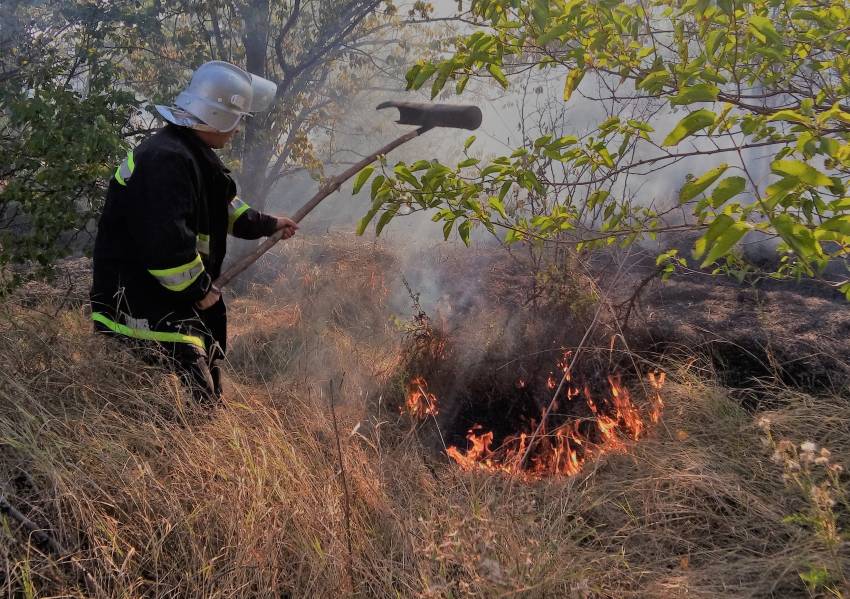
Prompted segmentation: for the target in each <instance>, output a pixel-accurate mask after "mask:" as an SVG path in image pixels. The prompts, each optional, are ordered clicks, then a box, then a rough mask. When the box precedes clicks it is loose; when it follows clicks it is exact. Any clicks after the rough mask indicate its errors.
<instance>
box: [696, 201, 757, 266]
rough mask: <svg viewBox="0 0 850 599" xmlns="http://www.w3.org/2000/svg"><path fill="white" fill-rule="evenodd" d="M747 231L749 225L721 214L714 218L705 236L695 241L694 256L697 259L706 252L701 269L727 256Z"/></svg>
mask: <svg viewBox="0 0 850 599" xmlns="http://www.w3.org/2000/svg"><path fill="white" fill-rule="evenodd" d="M749 230H750V225H749V224H747V223H745V222H743V221H736V220H735V219H733V218H732V217H731V216H729V215H728V214H721V215H719V216H718V217H717V218H715V219H714V221H713V222H712V223H711V225H709V227H708V230H707V231H706V232H705V235H703V236H702V237H701V238H699V239H698V240H697V243H696V246H695V248H694V255H695V257H697V258H699V257H701V256H702V255H703V254H704V253H705V252H706V250H708V254H707V255H706V257H705V260H703V261H702V264H701V265H700V266H701V268H705V267H707V266H709V265H710V264H712V263H714V262H716V261H717V260H718V259H720V258H722V257H723V256H725V255H727V254H728V253H729V251H730V250H731V249H732V247H733V246H734V245H735V244H736V243H738V241H740V239H741V238H742V237H743V236H744V235H745V234H746V233H747V231H749Z"/></svg>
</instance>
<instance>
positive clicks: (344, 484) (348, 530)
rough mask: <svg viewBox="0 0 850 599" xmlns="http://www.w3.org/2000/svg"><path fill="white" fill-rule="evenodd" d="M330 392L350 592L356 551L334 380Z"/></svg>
mask: <svg viewBox="0 0 850 599" xmlns="http://www.w3.org/2000/svg"><path fill="white" fill-rule="evenodd" d="M344 380H345V374H343V375H342V379H341V380H340V382H339V388H340V389H342V382H343V381H344ZM330 392H331V401H330V404H331V422H332V423H333V427H334V437H335V438H336V452H337V458H338V459H339V473H340V480H341V481H342V496H343V508H344V511H343V514H344V517H345V542H346V545H347V546H348V559H347V560H346V573H347V575H348V592H349V593H350V592H352V591H353V590H354V575H353V566H352V562H353V559H354V556H353V554H354V552H353V551H352V549H351V501H350V499H349V493H348V479H347V478H346V476H345V463H344V462H343V460H342V442H341V441H340V438H339V427H338V426H337V423H336V407H335V406H334V382H333V381H331V383H330Z"/></svg>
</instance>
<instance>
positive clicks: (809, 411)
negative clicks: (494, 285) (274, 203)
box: [0, 239, 850, 599]
mask: <svg viewBox="0 0 850 599" xmlns="http://www.w3.org/2000/svg"><path fill="white" fill-rule="evenodd" d="M334 244H338V245H339V246H341V247H339V248H336V247H335V245H334ZM352 247H356V244H355V242H349V241H346V240H342V241H338V240H334V239H328V240H326V242H325V243H323V244H322V246H309V245H306V244H305V245H302V246H294V245H293V246H292V247H291V248H290V249H288V250H287V252H289V253H287V254H286V255H285V256H284V257H283V258H285V259H286V260H287V261H288V262H287V265H288V266H289V267H292V268H293V269H294V268H295V266H296V265H297V264H299V263H308V262H315V257H316V256H315V253H316V252H322V253H324V254H333V253H334V252H336V255H337V256H339V258H338V259H339V260H345V259H346V258H345V256H346V255H347V254H348V253H351V248H352ZM378 259H385V258H383V257H381V256H379V257H378ZM348 268H349V270H348V272H349V273H351V276H348V277H343V278H340V277H338V276H337V275H336V271H335V269H334V268H325V267H322V268H320V269H319V272H318V274H317V275H316V278H315V279H314V280H313V284H314V285H315V287H314V288H313V289H314V292H315V295H313V294H310V295H307V296H300V295H298V294H296V293H295V292H294V291H293V287H292V286H288V285H281V286H276V285H275V284H270V285H269V286H268V288H266V289H264V288H259V287H258V288H255V289H253V290H250V292H249V293H246V294H245V295H243V296H242V299H241V300H240V301H242V302H246V303H245V304H243V305H242V307H243V308H244V310H240V309H233V310H232V313H233V315H234V327H233V344H232V354H231V364H230V365H229V367H228V370H229V381H228V383H229V384H228V386H227V389H228V391H227V398H226V402H225V405H224V406H222V407H221V408H220V409H218V410H216V411H214V412H213V413H210V414H206V413H201V412H198V411H196V410H195V409H194V408H193V406H192V405H191V404H190V403H189V401H188V399H187V394H186V393H185V392H184V391H183V390H182V389H181V388H180V386H179V385H178V384H176V380H175V379H174V377H173V376H171V375H169V374H167V373H164V372H162V371H160V370H157V369H154V368H150V367H146V366H141V365H140V364H139V363H138V362H137V361H136V360H135V359H134V358H133V357H132V356H131V355H129V354H127V353H125V352H123V351H121V350H117V349H116V348H115V347H114V346H113V345H111V344H110V343H108V342H107V340H104V339H101V338H96V337H92V336H91V335H90V334H89V324H88V322H87V321H86V318H85V314H84V312H83V310H82V309H80V308H78V307H73V306H71V307H65V308H62V309H60V310H59V311H58V312H56V308H55V307H49V306H40V307H39V310H40V311H33V310H30V309H25V308H19V307H15V306H8V305H7V306H5V307H4V308H3V310H2V311H0V360H2V362H3V364H4V368H3V369H2V372H0V493H2V494H3V495H5V496H6V497H8V498H9V500H10V502H12V503H13V504H14V505H15V506H17V507H18V508H19V509H20V510H21V511H23V512H24V513H25V514H26V515H27V516H28V517H29V518H31V519H32V520H34V521H35V522H36V523H37V524H38V525H39V526H42V527H44V528H45V529H47V530H49V531H50V532H51V533H52V534H53V535H54V536H55V537H56V539H57V540H58V541H59V542H60V544H61V545H62V546H63V547H64V548H65V549H66V551H67V555H65V556H63V557H61V558H56V557H53V556H49V555H45V554H44V553H42V550H41V549H39V547H38V544H37V543H36V542H35V541H32V542H30V540H29V538H28V535H27V534H26V533H25V532H24V531H22V530H21V529H20V528H19V527H18V526H17V525H16V523H15V522H13V521H11V520H9V519H8V518H4V517H2V516H0V520H2V524H3V525H2V526H0V593H2V594H3V595H4V596H10V597H17V596H43V597H47V596H63V597H82V596H91V593H89V592H87V591H86V590H85V588H84V585H83V584H82V583H81V582H80V581H79V580H77V578H76V576H75V574H74V571H73V569H72V568H71V567H70V566H69V560H70V559H72V558H73V559H76V560H78V561H79V563H81V564H84V565H85V567H86V569H87V570H88V571H89V572H90V573H91V575H92V576H93V578H94V579H95V580H96V581H97V583H98V585H99V586H100V587H102V588H103V589H105V592H106V593H107V595H108V596H110V597H205V598H206V597H248V596H250V597H281V596H292V597H307V596H320V597H334V596H357V597H449V596H451V597H481V598H484V597H488V598H489V597H577V598H582V599H597V598H612V599H613V598H618V599H620V598H635V599H637V598H641V599H643V598H659V599H660V598H665V599H667V598H676V597H683V598H684V597H688V598H694V597H719V596H723V597H741V598H744V597H746V598H755V597H777V598H794V597H806V596H839V593H841V592H843V593H845V595H846V593H847V590H846V587H847V580H846V572H847V571H850V555H848V548H847V543H846V531H847V530H848V526H850V521H848V518H850V515H849V514H850V507H848V499H847V487H848V481H847V475H846V472H838V471H837V470H835V468H834V466H835V465H836V464H838V465H844V466H846V465H848V464H850V401H848V397H846V396H817V397H815V396H811V395H806V394H803V393H799V392H794V391H790V390H788V389H786V388H782V387H777V388H768V389H765V392H766V393H770V394H771V395H772V397H773V398H774V402H773V403H772V405H773V406H774V407H775V409H773V410H772V411H771V412H769V413H759V414H752V413H750V412H748V411H747V410H745V409H743V408H742V407H741V405H740V403H738V402H737V401H736V400H734V399H732V398H730V396H729V394H728V392H727V390H725V389H723V388H722V387H719V386H718V385H716V384H715V383H714V382H713V380H712V373H711V372H710V371H706V370H698V369H696V367H695V366H694V364H699V362H691V363H690V365H689V366H682V365H679V366H676V365H673V364H668V365H667V372H668V375H667V380H666V382H665V384H664V386H663V388H662V394H663V399H664V404H665V405H664V413H663V418H662V419H661V421H660V423H659V424H658V425H655V426H649V428H651V429H652V430H650V431H649V432H648V433H646V432H645V430H644V432H642V433H641V434H642V435H643V436H642V437H641V439H640V442H638V443H634V444H632V446H631V447H630V449H629V451H628V452H627V453H621V452H613V451H612V452H607V453H605V454H603V455H600V456H598V457H597V458H594V459H592V460H588V461H587V462H585V464H584V467H583V468H582V470H581V471H580V472H579V473H577V474H576V475H574V476H571V477H555V478H548V479H545V480H539V481H536V482H533V483H531V484H516V477H504V476H493V475H491V474H489V473H487V472H483V471H481V469H479V468H476V469H474V470H472V471H464V470H462V469H460V468H458V467H457V465H456V464H454V463H450V462H448V461H438V460H433V459H430V457H429V454H428V452H427V451H426V449H427V448H426V447H423V444H421V443H419V442H417V439H420V438H422V437H423V436H422V434H421V433H422V430H421V428H420V427H410V426H409V419H407V418H406V417H401V416H400V415H399V413H398V410H397V407H396V406H391V405H390V404H389V397H388V396H387V395H384V396H381V395H380V392H381V390H382V389H385V388H386V386H387V384H389V382H390V381H392V380H396V379H399V378H400V379H401V380H403V381H405V382H406V381H409V380H410V376H409V373H407V374H401V371H402V366H401V362H400V357H399V350H400V344H399V343H398V341H397V339H398V335H399V331H398V329H397V328H396V325H395V324H394V322H395V321H394V320H393V319H392V316H393V314H392V310H391V309H390V308H389V307H388V305H387V304H386V303H383V304H382V303H381V302H371V303H363V304H360V305H359V308H357V305H358V303H359V302H362V301H363V298H364V297H366V296H367V295H369V294H371V291H370V289H371V288H370V287H369V283H368V281H369V270H370V269H372V268H374V265H373V264H371V263H370V261H361V262H358V263H357V265H352V264H349V265H348ZM390 272H392V271H390ZM389 285H390V283H388V286H389ZM369 296H370V297H371V295H369ZM316 298H320V299H321V301H316ZM248 302H250V303H248ZM296 304H297V305H298V306H299V308H300V310H301V312H300V317H299V318H298V319H297V320H296V319H287V318H284V317H282V316H281V314H283V312H282V311H285V310H284V307H286V306H292V305H296ZM237 305H239V303H238V302H233V303H231V307H233V308H235V307H236V306H237ZM356 309H359V312H356V311H355V310H356ZM265 310H267V311H268V314H266V312H265ZM249 313H250V314H258V316H257V317H256V318H257V320H259V321H261V322H262V326H260V327H257V326H256V325H257V323H256V322H254V321H253V320H254V319H251V318H248V314H249ZM286 313H287V314H288V313H289V312H286ZM54 314H55V316H54ZM351 314H357V315H359V317H358V318H350V317H349V316H350V315H351ZM258 338H259V339H258ZM394 339H395V340H396V341H393V340H394ZM478 341H480V338H477V339H476V342H478ZM448 349H450V350H451V348H448ZM452 351H453V352H454V353H451V356H453V357H454V358H453V359H455V362H456V363H458V364H461V363H462V364H463V366H464V368H465V369H467V370H470V371H475V370H476V364H475V363H472V362H470V361H469V360H468V359H467V358H468V356H467V355H462V354H461V353H460V352H459V350H458V349H457V348H455V349H454V350H452ZM548 355H550V356H557V355H559V354H548ZM592 356H593V354H588V358H590V357H592ZM461 358H463V359H461ZM555 362H557V359H555V360H549V359H539V358H538V359H535V360H532V361H530V362H529V363H536V364H539V365H540V366H541V367H540V370H539V372H532V371H530V370H529V368H528V366H527V365H526V364H524V363H514V364H512V366H513V367H514V370H512V371H511V372H510V373H509V374H510V376H508V374H507V370H508V369H506V368H503V369H501V370H499V371H498V372H500V373H505V384H504V385H503V384H502V383H503V381H502V380H501V379H500V380H494V379H493V377H492V376H491V377H490V379H489V380H485V378H484V377H481V378H475V379H469V378H466V379H463V380H460V379H457V384H458V385H460V386H461V387H462V388H463V389H467V390H471V391H474V392H475V395H476V396H478V397H491V398H492V397H493V395H492V393H491V392H492V390H493V389H494V388H496V389H500V390H502V391H503V392H504V391H505V390H506V389H511V394H513V395H512V396H515V394H516V393H518V392H520V391H522V389H517V380H518V376H517V375H521V376H522V377H523V380H524V381H525V384H526V386H525V388H524V389H529V388H531V389H535V390H537V389H539V390H540V391H541V396H546V397H551V393H552V392H551V391H549V392H548V393H546V394H543V390H544V389H545V388H546V381H547V377H548V373H549V371H550V370H551V371H553V372H556V370H555V369H554V368H553V367H552V365H553V364H554V363H555ZM502 363H503V362H500V363H499V365H501V364H502ZM581 364H584V365H585V366H583V369H582V370H581V372H579V369H576V370H575V371H574V373H573V376H574V379H575V380H576V381H578V380H579V378H580V377H579V375H580V374H581V376H582V377H584V379H583V383H587V384H588V385H589V386H590V388H591V390H593V389H606V384H610V383H608V379H607V374H610V373H611V368H610V367H609V365H608V363H607V361H605V362H602V363H598V362H596V361H594V360H592V359H588V360H586V361H582V362H581ZM490 365H491V366H492V363H490ZM597 370H598V371H599V372H598V374H595V373H596V371H597ZM343 371H344V372H346V377H345V384H344V386H343V388H342V389H341V391H340V392H339V393H338V394H337V395H336V417H337V420H338V422H337V425H338V426H337V429H338V430H339V431H340V438H339V442H340V445H341V448H342V462H340V460H339V458H338V455H337V451H336V444H337V441H336V436H335V434H334V422H333V418H332V416H331V411H330V409H329V397H328V394H327V392H326V390H327V380H328V379H330V378H334V379H336V380H337V381H338V380H339V378H340V375H341V374H342V372H343ZM384 373H389V374H384ZM425 380H426V381H427V386H423V392H425V393H426V394H427V393H433V394H434V396H435V397H436V399H437V403H436V410H437V413H436V414H435V415H433V417H430V421H433V420H434V419H435V418H436V419H440V418H450V419H452V420H454V421H456V422H457V423H458V426H457V429H456V430H455V431H452V435H454V437H452V438H450V439H447V441H448V442H450V443H454V444H455V445H456V446H458V447H461V448H462V449H464V450H465V444H464V439H465V434H466V432H467V431H468V429H469V427H470V426H471V424H474V423H472V422H467V420H468V418H467V416H466V415H465V414H467V412H465V406H464V405H463V402H445V403H440V402H441V400H443V399H444V398H446V397H454V395H452V392H451V389H450V385H449V381H448V376H446V378H444V379H440V378H439V377H434V376H428V377H426V379H425ZM636 382H637V381H636V380H635V379H627V378H626V377H625V376H624V377H623V379H622V382H621V384H623V385H626V386H628V388H629V389H630V393H631V394H632V396H631V397H632V401H633V403H634V404H635V405H636V406H637V407H638V409H640V410H644V409H645V406H648V405H649V404H648V403H647V404H644V401H645V400H646V399H648V398H647V397H644V396H643V395H636V394H637V393H638V391H637V389H640V388H641V385H640V384H637V386H635V383H636ZM609 389H610V388H609ZM406 390H407V389H406V388H405V389H400V390H399V394H400V395H401V394H403V393H404V392H405V391H406ZM479 391H480V392H479ZM505 394H506V395H507V393H505ZM598 396H599V392H598V391H594V392H593V395H592V397H593V398H594V400H596V398H597V397H598ZM578 397H579V396H576V397H575V398H574V399H573V401H574V402H575V401H576V400H577V398H578ZM609 399H611V400H612V401H613V398H609ZM582 401H584V400H582ZM601 403H602V402H601V401H597V402H596V405H597V406H599V405H600V404H601ZM529 405H531V406H533V407H534V410H533V411H531V413H532V414H536V415H538V416H539V409H540V406H539V405H538V404H537V403H530V404H529ZM479 407H480V406H479ZM585 408H586V404H585ZM585 408H583V409H585ZM476 409H477V408H476ZM494 413H498V412H494ZM478 414H479V415H480V414H481V412H478ZM644 414H645V412H644ZM502 415H504V414H502ZM763 417H766V418H767V419H768V420H769V427H768V428H767V429H766V428H765V423H764V422H763V421H762V420H761V419H762V418H763ZM645 418H646V416H644V419H645ZM427 421H429V420H428V419H426V422H427ZM482 424H484V425H488V426H490V425H495V424H497V421H496V419H495V418H493V419H492V421H491V420H487V421H484V422H483V423H482ZM492 430H494V435H495V433H497V432H500V429H498V427H495V426H493V428H492ZM624 437H625V438H626V439H627V438H628V434H626V433H624ZM806 441H809V442H811V443H813V444H816V445H817V447H816V448H815V449H813V450H812V451H811V452H809V451H808V450H809V449H811V448H810V446H809V445H805V447H802V445H803V443H804V442H806ZM780 443H781V444H782V445H781V448H782V451H783V452H785V453H781V456H780V457H781V458H782V459H778V458H776V457H775V455H776V454H777V451H778V450H779V448H780ZM426 445H427V443H426ZM822 447H826V448H827V449H828V450H829V452H830V454H829V458H828V463H827V464H826V465H824V464H821V463H818V462H817V460H818V459H819V458H821V457H823V454H822V451H821V449H822ZM809 454H811V460H809V458H808V457H804V455H805V456H808V455H809ZM807 460H808V461H807ZM795 464H797V466H795ZM827 468H830V470H829V471H827ZM343 470H344V472H345V475H346V479H347V483H348V484H347V491H346V490H345V487H343V485H342V484H341V477H340V473H341V471H343ZM830 477H832V478H830ZM816 489H818V490H816ZM346 497H347V498H348V502H347V503H348V504H349V506H350V511H349V513H348V516H346V510H345V504H346V501H345V499H346ZM348 538H350V539H351V550H350V552H349V549H348V543H347V539H348Z"/></svg>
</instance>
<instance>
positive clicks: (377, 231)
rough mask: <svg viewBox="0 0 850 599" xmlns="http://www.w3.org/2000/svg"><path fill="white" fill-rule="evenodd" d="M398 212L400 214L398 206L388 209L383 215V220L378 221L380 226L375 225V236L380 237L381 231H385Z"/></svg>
mask: <svg viewBox="0 0 850 599" xmlns="http://www.w3.org/2000/svg"><path fill="white" fill-rule="evenodd" d="M396 212H398V206H393V207H392V208H389V209H387V210H386V211H385V212H384V213H383V214H382V215H381V218H379V219H378V224H377V225H375V236H376V237H377V236H379V235H380V234H381V231H383V230H384V227H386V226H387V225H388V224H389V223H390V221H391V220H392V219H393V217H395V215H396Z"/></svg>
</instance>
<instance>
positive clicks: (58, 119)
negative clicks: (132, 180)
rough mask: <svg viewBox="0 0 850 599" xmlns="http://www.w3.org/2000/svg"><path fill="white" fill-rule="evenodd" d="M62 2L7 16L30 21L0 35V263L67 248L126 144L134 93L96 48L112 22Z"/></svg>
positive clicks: (43, 260) (45, 257)
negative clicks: (0, 52) (0, 76)
mask: <svg viewBox="0 0 850 599" xmlns="http://www.w3.org/2000/svg"><path fill="white" fill-rule="evenodd" d="M47 8H48V9H55V8H56V7H55V6H53V5H52V4H50V5H48V6H47ZM62 8H63V9H64V11H62V12H59V11H56V12H50V11H49V10H47V11H43V10H41V9H40V7H39V9H38V10H37V9H36V8H30V9H28V10H25V8H24V7H22V8H21V9H20V12H19V13H18V14H16V15H14V16H16V17H18V18H19V19H20V20H22V21H23V22H24V23H26V24H27V26H22V27H21V28H19V29H15V28H14V27H13V28H12V29H11V31H10V33H9V37H6V38H3V40H2V42H0V43H3V44H4V45H5V44H8V45H9V46H10V47H8V48H7V50H8V53H7V54H4V57H3V72H4V73H6V74H7V77H6V78H5V80H4V81H3V85H2V87H0V155H2V161H0V248H2V251H0V265H2V264H6V263H10V262H24V261H34V262H36V263H37V264H40V265H42V266H48V265H50V264H51V263H52V262H53V261H54V260H55V259H56V258H57V257H59V256H61V255H63V254H64V253H65V252H67V251H68V248H69V245H70V244H71V243H72V239H73V233H74V232H75V231H79V230H80V229H81V228H83V227H84V226H85V225H86V224H87V223H88V222H89V221H90V219H92V218H93V217H94V216H96V214H97V213H98V210H99V207H100V204H101V202H102V198H103V195H104V188H105V186H106V183H107V182H108V180H109V178H110V176H111V174H112V171H114V169H115V167H116V165H117V164H118V163H119V162H120V158H119V157H120V156H121V155H122V154H123V152H124V151H125V148H124V146H125V141H124V138H123V136H122V133H123V131H124V127H125V125H126V124H127V122H128V117H129V115H130V114H131V111H132V110H134V108H135V107H134V104H135V98H134V96H133V95H132V94H131V93H129V92H127V91H124V90H122V89H121V88H120V87H119V86H116V85H115V81H116V80H117V79H118V78H119V77H120V73H121V67H120V65H119V64H118V63H117V61H115V60H114V57H113V56H112V55H110V54H109V51H108V50H105V49H104V47H103V44H104V39H106V38H107V37H108V36H109V26H108V24H106V23H103V22H102V21H91V20H90V19H89V18H88V16H89V15H88V13H87V11H86V10H84V8H85V7H83V6H79V7H77V6H76V5H74V4H73V3H67V2H66V3H63V4H62ZM75 9H78V10H79V11H80V12H79V13H77V12H75ZM7 18H9V19H10V22H14V20H13V19H12V18H11V17H7Z"/></svg>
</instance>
